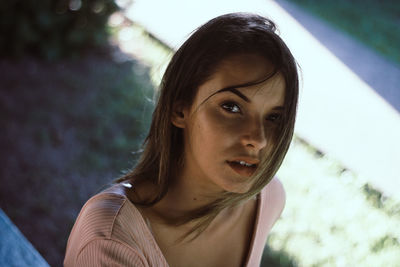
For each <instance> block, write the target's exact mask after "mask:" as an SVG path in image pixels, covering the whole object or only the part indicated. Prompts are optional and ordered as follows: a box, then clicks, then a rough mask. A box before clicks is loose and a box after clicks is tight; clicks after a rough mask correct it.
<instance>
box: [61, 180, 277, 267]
mask: <svg viewBox="0 0 400 267" xmlns="http://www.w3.org/2000/svg"><path fill="white" fill-rule="evenodd" d="M284 203H285V192H284V189H283V186H282V184H281V183H280V181H279V180H278V179H276V178H275V179H273V180H272V181H271V182H270V183H269V184H268V185H267V186H266V187H265V188H264V189H263V190H262V191H261V193H260V195H259V196H258V201H257V215H256V220H255V222H254V226H255V227H254V232H253V234H252V239H251V245H250V250H249V252H248V256H247V260H246V266H248V267H256V266H259V264H260V261H261V256H262V252H263V249H264V245H265V242H266V239H267V235H268V233H269V231H270V230H271V228H272V226H273V225H274V223H275V222H276V220H277V219H278V218H279V216H280V214H281V212H282V209H283V207H284ZM64 266H66V267H70V266H85V267H86V266H87V267H90V266H96V267H98V266H140V267H142V266H149V267H163V266H168V263H167V261H166V260H165V258H164V256H163V254H162V252H161V250H160V248H159V247H158V245H157V243H156V241H155V239H154V237H153V235H152V233H151V231H150V229H149V228H148V226H147V224H146V222H145V220H144V218H143V217H142V215H141V213H140V212H139V211H138V209H137V208H136V207H135V205H134V204H133V203H132V202H130V201H129V200H128V199H127V197H126V196H125V195H124V190H123V187H122V186H121V185H115V186H112V187H110V188H108V189H107V190H105V191H103V192H101V193H99V194H97V195H95V196H93V197H92V198H91V199H89V200H88V201H87V202H86V204H85V205H84V206H83V208H82V210H81V212H80V213H79V216H78V218H77V220H76V222H75V225H74V227H73V228H72V231H71V234H70V236H69V239H68V244H67V250H66V255H65V259H64Z"/></svg>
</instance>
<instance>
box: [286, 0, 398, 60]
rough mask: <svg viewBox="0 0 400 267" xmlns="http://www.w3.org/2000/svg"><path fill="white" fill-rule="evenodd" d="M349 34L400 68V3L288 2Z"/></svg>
mask: <svg viewBox="0 0 400 267" xmlns="http://www.w3.org/2000/svg"><path fill="white" fill-rule="evenodd" d="M288 1H290V2H293V3H296V4H298V5H300V6H301V7H303V8H305V9H307V10H309V11H311V12H312V13H314V14H316V15H317V16H319V17H321V18H323V19H325V20H326V21H328V22H330V23H331V24H333V25H335V26H336V27H338V28H340V29H342V30H344V31H346V32H348V33H349V34H351V35H352V36H354V37H355V38H357V39H359V40H360V41H362V42H363V43H365V44H366V45H368V46H371V47H372V48H373V49H375V50H377V51H379V52H380V53H382V54H383V55H384V56H386V57H388V58H390V59H391V60H393V61H395V62H397V63H398V64H400V49H399V47H400V27H399V21H400V4H399V1H397V0H386V1H377V0H351V1H348V0H336V1H330V0H288Z"/></svg>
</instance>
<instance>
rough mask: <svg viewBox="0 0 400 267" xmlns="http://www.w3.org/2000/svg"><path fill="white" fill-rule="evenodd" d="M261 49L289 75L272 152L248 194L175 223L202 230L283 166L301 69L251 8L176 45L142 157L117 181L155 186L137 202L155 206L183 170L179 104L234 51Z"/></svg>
mask: <svg viewBox="0 0 400 267" xmlns="http://www.w3.org/2000/svg"><path fill="white" fill-rule="evenodd" d="M245 53H253V54H254V53H256V54H258V55H261V56H263V57H264V58H265V59H266V60H268V61H269V62H270V63H272V65H273V66H274V69H275V70H274V73H278V72H279V73H281V74H282V75H283V77H284V80H285V83H286V88H285V100H284V101H285V103H284V111H283V118H282V120H281V124H280V127H279V129H278V134H277V135H276V138H275V141H274V144H273V147H272V149H270V153H268V156H267V157H265V158H264V159H263V160H262V162H261V164H259V167H258V169H257V172H256V174H255V175H254V177H253V179H254V182H253V184H252V186H251V188H250V189H249V191H248V192H246V193H243V194H238V193H231V192H225V193H223V194H222V195H221V196H220V197H219V198H218V199H216V200H215V201H213V202H212V203H210V204H208V205H205V206H203V207H201V208H199V209H196V210H193V211H191V212H188V213H187V214H185V215H183V216H182V217H181V218H178V219H177V220H176V221H175V222H174V223H175V224H183V223H186V222H189V221H192V220H196V226H195V227H194V228H193V229H192V231H190V232H189V233H188V234H187V235H190V234H192V233H194V234H196V236H197V235H198V234H200V233H201V232H202V231H203V230H204V229H205V228H206V227H207V226H208V225H209V224H210V222H211V221H212V220H213V219H214V218H215V216H216V215H217V214H218V213H219V212H220V211H221V210H223V209H225V208H226V207H229V206H233V205H236V204H238V203H240V202H241V201H244V200H247V199H250V198H251V197H253V196H254V195H256V194H258V193H259V192H260V191H261V190H262V188H263V187H265V186H266V185H267V184H268V183H269V182H270V181H271V179H272V178H273V176H274V175H275V173H276V172H277V170H278V168H279V167H280V165H281V163H282V161H283V158H284V156H285V155H286V152H287V150H288V148H289V144H290V142H291V139H292V136H293V129H294V123H295V115H296V108H297V99H298V74H297V65H296V62H295V59H294V58H293V56H292V54H291V53H290V51H289V49H288V47H287V46H286V45H285V43H284V42H283V41H282V39H281V38H280V37H279V36H278V35H277V34H276V26H275V24H274V23H273V22H272V21H271V20H269V19H267V18H264V17H262V16H259V15H256V14H250V13H231V14H226V15H222V16H219V17H217V18H214V19H212V20H210V21H209V22H207V23H206V24H204V25H203V26H201V27H200V28H198V29H197V30H196V31H195V32H194V33H193V34H192V35H191V36H190V37H189V38H188V39H187V41H186V42H185V43H184V44H183V45H182V46H181V47H180V48H179V49H178V50H177V52H176V53H175V54H174V56H173V57H172V59H171V62H170V63H169V65H168V67H167V69H166V72H165V74H164V76H163V78H162V81H161V85H160V90H159V98H158V102H157V105H156V107H155V110H154V113H153V117H152V123H151V127H150V131H149V134H148V136H147V138H146V140H145V142H144V147H143V152H142V154H141V157H140V159H139V161H138V163H137V165H136V167H134V168H133V170H132V171H130V172H129V173H127V174H126V175H124V176H123V177H121V178H120V179H118V180H117V182H122V181H130V182H131V183H133V184H135V183H139V182H142V181H147V182H150V183H152V184H154V185H156V188H157V192H155V194H154V196H153V197H152V198H151V199H145V200H141V201H139V202H138V201H136V202H135V201H134V202H135V204H138V205H144V206H151V205H154V204H155V203H157V202H158V201H160V200H161V199H162V198H163V197H164V196H165V194H166V193H167V191H168V188H169V185H170V183H171V181H172V180H173V179H174V177H176V176H177V175H178V170H179V167H180V164H181V163H180V162H181V160H182V157H183V135H182V129H180V128H177V127H175V126H174V125H173V124H172V123H171V117H172V114H173V107H174V104H175V103H185V105H186V104H187V105H191V104H192V103H193V100H194V98H195V96H196V93H197V90H198V88H199V86H200V85H202V84H203V83H204V82H205V81H207V79H209V78H210V77H211V75H212V74H213V72H214V71H215V70H216V68H217V67H218V65H219V64H220V63H221V62H222V61H223V60H224V59H226V58H228V57H229V56H231V55H236V54H245Z"/></svg>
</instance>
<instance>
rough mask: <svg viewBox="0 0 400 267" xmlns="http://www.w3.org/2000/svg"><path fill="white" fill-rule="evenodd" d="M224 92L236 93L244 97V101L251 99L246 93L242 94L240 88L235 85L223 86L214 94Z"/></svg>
mask: <svg viewBox="0 0 400 267" xmlns="http://www.w3.org/2000/svg"><path fill="white" fill-rule="evenodd" d="M222 92H232V93H234V94H235V95H237V96H238V97H240V98H242V99H243V100H244V101H246V102H248V103H250V102H251V100H250V99H249V98H248V97H247V96H245V95H244V94H242V93H241V92H240V91H239V90H238V89H236V88H235V87H227V88H222V89H221V90H218V91H217V92H215V93H214V94H213V95H215V94H218V93H222Z"/></svg>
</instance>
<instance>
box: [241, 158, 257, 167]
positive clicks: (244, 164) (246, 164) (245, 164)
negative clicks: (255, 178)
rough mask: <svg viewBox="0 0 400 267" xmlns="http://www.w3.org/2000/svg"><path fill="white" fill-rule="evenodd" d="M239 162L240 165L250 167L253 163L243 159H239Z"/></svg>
mask: <svg viewBox="0 0 400 267" xmlns="http://www.w3.org/2000/svg"><path fill="white" fill-rule="evenodd" d="M239 164H240V165H242V166H246V167H251V166H253V165H254V164H249V163H246V162H245V161H243V160H241V161H239Z"/></svg>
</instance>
